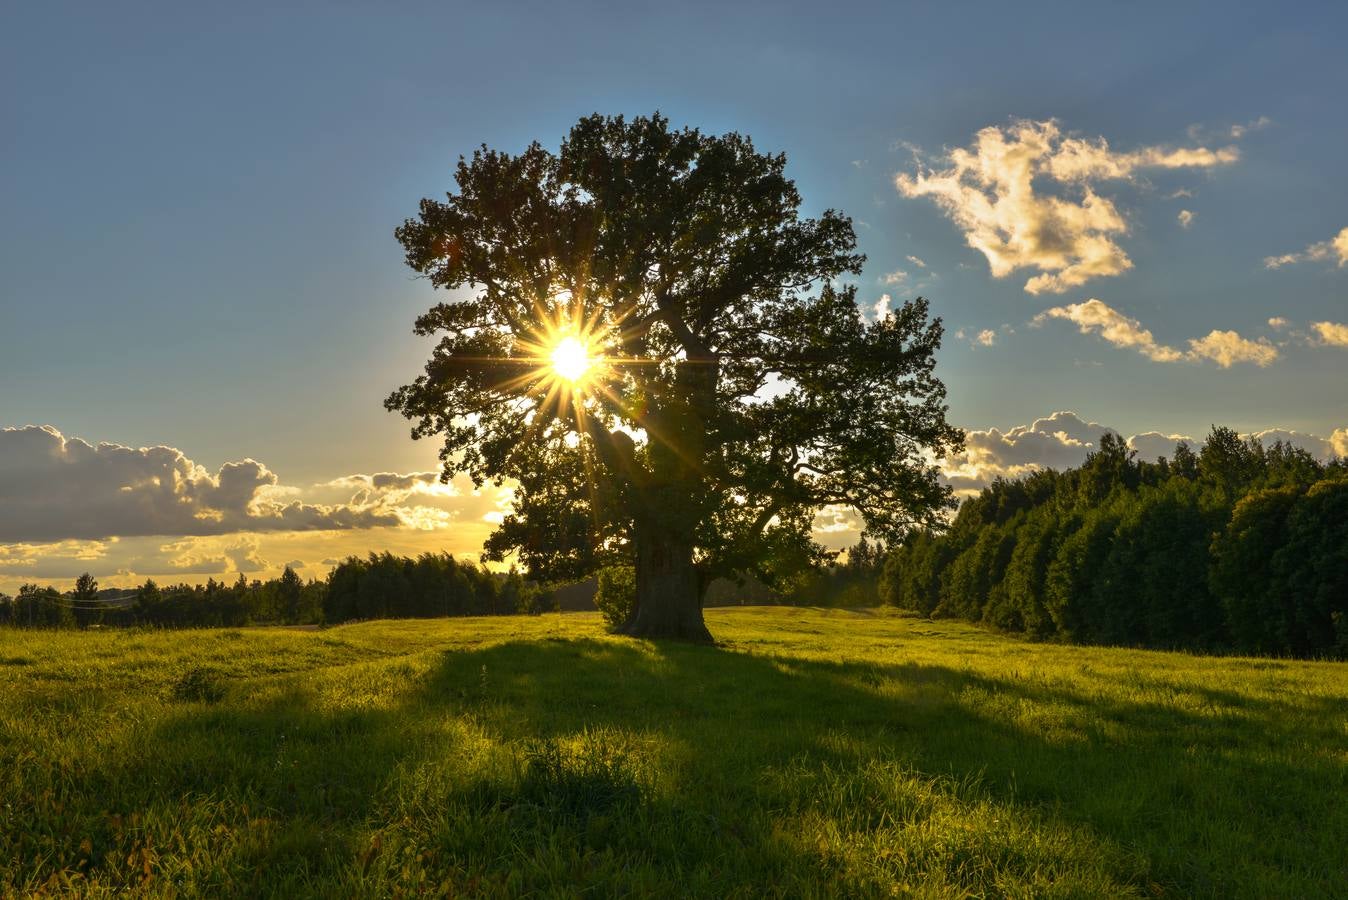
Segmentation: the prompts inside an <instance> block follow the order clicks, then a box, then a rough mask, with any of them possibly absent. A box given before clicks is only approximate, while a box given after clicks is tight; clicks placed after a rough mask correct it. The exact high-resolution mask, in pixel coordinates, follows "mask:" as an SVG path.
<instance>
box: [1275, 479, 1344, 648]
mask: <svg viewBox="0 0 1348 900" xmlns="http://www.w3.org/2000/svg"><path fill="white" fill-rule="evenodd" d="M1286 529H1287V530H1286V539H1285V541H1284V543H1283V545H1282V546H1281V547H1279V548H1278V550H1277V552H1276V553H1275V554H1274V558H1273V569H1274V573H1275V574H1274V584H1273V587H1272V590H1273V592H1274V593H1275V594H1276V595H1279V596H1281V597H1284V598H1286V602H1287V604H1288V607H1287V608H1288V612H1289V613H1290V616H1289V622H1288V624H1287V633H1286V639H1287V645H1288V647H1289V648H1290V649H1291V652H1292V653H1294V654H1296V655H1298V656H1324V655H1332V656H1338V657H1348V478H1326V479H1324V480H1323V481H1319V482H1317V483H1316V484H1315V485H1313V486H1312V487H1311V488H1310V490H1308V491H1306V493H1305V494H1303V495H1302V496H1301V497H1300V498H1298V500H1297V503H1296V505H1295V506H1294V507H1293V508H1292V510H1291V512H1290V513H1289V514H1288V517H1287V526H1286Z"/></svg>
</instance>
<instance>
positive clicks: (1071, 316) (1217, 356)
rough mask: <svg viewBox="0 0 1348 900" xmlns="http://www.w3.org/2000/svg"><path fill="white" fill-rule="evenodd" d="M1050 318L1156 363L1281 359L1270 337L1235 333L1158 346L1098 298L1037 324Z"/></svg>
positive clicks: (1047, 313)
mask: <svg viewBox="0 0 1348 900" xmlns="http://www.w3.org/2000/svg"><path fill="white" fill-rule="evenodd" d="M1048 319H1066V320H1068V321H1069V322H1072V323H1074V324H1075V325H1076V326H1077V329H1078V330H1079V331H1080V332H1081V333H1082V334H1096V335H1098V336H1099V337H1101V338H1103V339H1104V340H1105V341H1107V342H1108V343H1110V344H1113V345H1114V346H1115V347H1122V348H1127V349H1132V350H1136V351H1137V352H1138V353H1141V354H1142V355H1143V356H1145V357H1147V358H1148V359H1150V360H1153V361H1155V362H1163V363H1171V362H1180V361H1182V360H1188V361H1190V362H1196V361H1200V360H1210V361H1212V362H1215V363H1216V364H1217V365H1219V366H1221V367H1222V368H1223V369H1227V368H1230V367H1231V366H1233V365H1235V364H1236V363H1254V364H1255V365H1257V366H1259V367H1260V368H1263V367H1266V366H1268V365H1270V364H1272V363H1273V361H1274V360H1276V359H1277V358H1278V348H1277V347H1275V346H1273V344H1271V343H1270V342H1269V341H1268V340H1267V339H1266V338H1260V339H1259V340H1257V341H1252V340H1249V339H1247V338H1243V337H1241V336H1240V335H1239V334H1237V333H1236V332H1234V331H1218V330H1215V329H1214V330H1213V331H1211V332H1209V333H1208V334H1207V335H1206V336H1205V337H1201V338H1191V339H1190V340H1189V349H1188V350H1187V351H1183V352H1181V351H1180V350H1177V349H1175V348H1174V347H1170V346H1167V345H1165V344H1161V343H1158V342H1157V340H1156V338H1155V336H1154V335H1152V333H1151V331H1149V330H1148V329H1146V328H1143V327H1142V323H1141V322H1139V321H1138V320H1137V319H1132V318H1129V317H1128V316H1125V315H1124V314H1123V313H1121V312H1119V311H1118V310H1116V309H1114V308H1113V307H1111V306H1109V305H1108V304H1106V303H1104V302H1103V301H1100V300H1096V299H1094V298H1092V299H1090V300H1087V301H1085V302H1083V303H1072V304H1069V305H1067V306H1055V307H1052V308H1050V309H1046V310H1044V311H1043V312H1041V313H1040V314H1039V315H1037V316H1035V317H1034V320H1033V323H1032V324H1034V325H1042V324H1043V323H1044V322H1045V321H1047V320H1048Z"/></svg>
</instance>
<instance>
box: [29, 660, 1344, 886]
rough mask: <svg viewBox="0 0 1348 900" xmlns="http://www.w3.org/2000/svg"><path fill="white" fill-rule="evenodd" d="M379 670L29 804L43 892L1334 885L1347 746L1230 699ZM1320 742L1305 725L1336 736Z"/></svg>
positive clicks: (908, 673) (173, 721)
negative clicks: (62, 882)
mask: <svg viewBox="0 0 1348 900" xmlns="http://www.w3.org/2000/svg"><path fill="white" fill-rule="evenodd" d="M376 666H385V668H383V669H377V668H376V669H367V670H366V671H374V672H376V674H375V675H372V676H370V677H371V678H373V680H374V683H375V686H376V687H377V688H379V689H381V690H385V691H387V692H389V693H388V702H382V703H373V704H371V705H369V706H368V707H362V706H361V705H359V704H355V705H352V704H349V703H347V704H344V703H335V702H334V701H333V699H332V698H331V697H329V696H325V695H324V694H323V693H322V691H320V690H316V689H315V687H314V686H313V685H311V684H308V683H306V682H305V681H304V680H303V677H302V676H294V677H283V678H280V679H273V680H271V681H269V682H267V683H266V684H267V687H266V688H265V689H264V690H260V691H258V692H256V693H252V694H250V693H248V692H247V691H242V688H236V689H234V692H233V693H232V694H231V695H229V696H227V697H226V698H225V700H224V701H222V702H220V703H216V704H213V705H212V704H183V705H182V707H181V709H180V710H179V711H178V712H176V713H174V714H172V715H170V716H168V717H167V718H166V719H164V720H161V721H158V722H156V723H155V724H154V725H153V726H151V727H150V728H149V729H148V731H147V732H146V733H143V734H141V735H138V737H140V739H141V740H142V742H143V743H142V744H141V746H140V747H138V748H128V752H127V754H126V756H125V758H121V759H109V760H107V761H106V763H105V764H103V765H99V766H96V767H95V768H94V769H93V770H92V771H87V772H81V773H75V775H74V776H73V777H71V778H68V779H67V780H66V782H65V784H64V787H63V788H62V792H63V798H64V802H65V803H66V804H68V806H66V807H65V808H64V809H63V810H58V811H55V812H53V811H52V810H45V811H39V810H37V807H36V806H34V810H35V811H39V812H41V817H42V821H43V822H44V823H47V824H46V825H44V826H43V827H45V828H46V829H47V830H48V831H50V832H52V833H53V834H54V835H55V839H54V841H53V842H52V847H51V852H50V853H49V855H48V857H47V861H46V862H44V863H41V864H39V865H38V866H37V867H36V868H35V869H34V870H33V871H34V872H35V873H36V874H37V875H39V876H41V877H38V878H36V879H35V881H34V883H37V882H40V881H42V880H43V878H45V877H46V875H47V874H50V873H51V872H53V871H57V870H62V869H65V870H68V871H86V872H89V873H90V875H91V877H94V878H96V880H98V881H99V882H100V883H102V884H106V885H111V886H123V887H141V888H143V889H147V890H150V889H151V888H152V887H153V886H156V885H157V886H159V889H162V888H163V887H164V886H174V885H176V886H177V887H178V888H179V889H182V890H184V891H187V892H189V893H190V892H217V893H228V894H252V895H262V894H271V895H288V896H300V895H308V894H331V893H333V892H334V891H335V892H340V893H345V894H370V895H377V894H386V893H392V892H393V890H395V889H406V890H409V891H413V892H414V891H415V890H417V889H419V888H426V889H429V890H432V891H434V890H443V889H444V888H445V886H446V885H448V886H449V887H450V888H452V889H455V890H458V891H461V892H463V891H466V892H468V893H481V894H499V895H509V894H520V893H528V892H542V893H550V892H553V891H557V892H562V893H565V892H566V890H565V889H566V888H567V886H569V885H576V884H590V885H592V886H600V887H602V888H603V889H605V890H608V891H614V892H628V893H638V894H653V895H661V894H663V895H669V896H680V895H681V896H690V895H705V896H727V895H733V894H736V893H739V894H743V895H746V896H747V895H755V894H759V893H771V892H776V893H779V894H782V895H792V896H799V895H818V894H827V893H830V892H833V891H836V892H841V893H844V894H854V895H855V894H860V895H866V894H871V893H877V894H878V893H882V892H884V890H885V889H886V888H887V887H891V886H893V885H896V884H900V883H902V882H904V881H905V880H909V879H911V878H912V877H916V878H919V879H920V880H921V881H920V883H925V884H926V885H927V886H928V887H933V886H934V887H936V888H938V889H940V890H947V889H948V890H950V891H954V892H971V893H1003V892H1005V891H1006V890H1007V889H1008V888H1007V886H1008V885H1012V886H1015V885H1020V886H1022V887H1026V888H1028V889H1029V890H1030V891H1031V892H1043V891H1044V890H1048V889H1065V890H1067V891H1069V892H1070V891H1073V890H1075V891H1078V892H1082V893H1097V892H1106V893H1129V892H1146V891H1151V890H1156V889H1162V890H1165V889H1169V890H1173V891H1177V892H1180V893H1184V894H1228V895H1234V894H1239V893H1253V894H1257V893H1261V892H1262V893H1268V892H1269V890H1272V891H1273V892H1274V893H1282V894H1284V895H1290V894H1303V895H1304V894H1307V893H1310V894H1315V893H1327V892H1329V891H1330V890H1331V889H1332V885H1335V884H1339V885H1341V884H1342V883H1345V879H1348V871H1345V869H1344V864H1343V862H1342V861H1341V858H1340V857H1339V856H1338V855H1337V850H1336V849H1335V848H1336V847H1337V848H1341V847H1342V845H1343V841H1344V839H1345V837H1346V835H1345V833H1344V819H1343V814H1342V812H1338V811H1336V810H1335V809H1334V807H1335V806H1336V804H1335V803H1334V801H1333V798H1334V797H1336V796H1340V795H1341V792H1342V790H1343V788H1344V784H1345V781H1344V768H1343V762H1342V758H1339V759H1337V761H1335V760H1334V759H1333V758H1332V756H1331V757H1327V758H1326V759H1324V760H1312V759H1306V758H1302V759H1300V760H1298V759H1294V758H1292V757H1290V756H1289V755H1288V754H1287V753H1286V752H1282V753H1271V752H1268V747H1269V745H1270V742H1269V741H1268V740H1267V738H1268V734H1269V733H1270V732H1271V731H1277V732H1279V733H1283V734H1284V737H1283V739H1282V740H1281V742H1277V741H1274V742H1272V743H1275V744H1279V743H1280V745H1281V746H1282V747H1283V748H1284V750H1285V749H1286V748H1287V747H1289V746H1292V745H1293V744H1294V743H1295V742H1294V741H1293V739H1292V738H1291V737H1290V736H1286V735H1285V731H1286V729H1287V727H1288V725H1287V722H1286V721H1285V718H1284V712H1283V711H1280V710H1278V709H1277V708H1276V707H1275V706H1274V705H1272V704H1262V703H1254V702H1247V701H1246V700H1245V698H1235V699H1234V700H1230V701H1229V702H1228V698H1221V697H1214V698H1212V702H1213V703H1214V704H1217V703H1224V704H1226V705H1225V706H1223V707H1222V710H1223V714H1222V715H1212V714H1207V713H1199V712H1195V711H1192V710H1184V709H1178V708H1176V707H1173V706H1167V705H1163V704H1156V703H1128V702H1122V701H1117V700H1106V699H1102V698H1101V697H1100V696H1099V695H1092V694H1089V693H1087V692H1085V690H1084V689H1083V690H1074V689H1069V688H1067V687H1063V686H1061V685H1059V684H1049V683H1046V682H1043V681H1027V680H1025V679H1018V678H1015V677H1006V678H994V677H989V676H986V675H981V674H977V673H973V672H969V671H961V670H956V669H953V668H949V667H945V666H937V665H919V664H912V663H907V664H905V663H897V664H878V663H854V662H821V661H814V660H803V659H798V658H793V657H776V658H773V657H765V656H758V655H750V654H747V653H740V652H732V651H727V650H724V649H718V648H711V647H696V646H685V645H649V644H638V643H627V642H620V641H613V640H606V639H581V640H564V639H554V640H532V641H518V642H511V643H505V644H499V645H495V646H491V647H487V648H484V649H478V650H471V651H452V652H445V653H443V654H440V655H438V656H436V657H434V658H432V659H431V660H430V663H429V665H428V666H426V667H424V668H414V669H408V668H406V667H405V666H403V664H400V663H395V662H390V663H387V664H384V663H380V664H376ZM331 671H332V672H333V673H334V675H335V677H342V670H340V669H338V670H331ZM241 691H242V693H241ZM1335 727H1337V726H1336V725H1335V723H1334V722H1333V721H1332V719H1331V720H1330V721H1328V722H1326V723H1325V724H1324V725H1323V727H1320V728H1316V729H1315V730H1314V731H1313V733H1310V734H1305V735H1302V736H1301V737H1302V738H1303V739H1304V741H1305V742H1309V744H1310V745H1311V746H1321V747H1333V746H1335V743H1334V741H1335V732H1334V729H1335ZM1236 780H1238V782H1239V783H1238V784H1237V783H1235V781H1236ZM961 823H962V824H961ZM1008 823H1009V824H1008ZM1223 835H1224V836H1225V837H1223ZM1270 835H1276V837H1270ZM82 837H83V838H86V839H87V840H88V841H89V843H90V844H91V847H90V848H89V849H88V850H83V849H81V847H80V845H79V843H78V842H79V841H80V839H81V838H82ZM80 857H82V858H84V859H85V860H86V862H85V863H84V864H83V866H82V867H81V865H80V864H79V861H78V858H80ZM147 877H148V879H149V880H148V881H147V880H146V879H147Z"/></svg>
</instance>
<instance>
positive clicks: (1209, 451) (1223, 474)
mask: <svg viewBox="0 0 1348 900" xmlns="http://www.w3.org/2000/svg"><path fill="white" fill-rule="evenodd" d="M1256 448H1257V445H1252V444H1248V443H1246V442H1245V441H1244V440H1242V439H1241V437H1240V435H1238V434H1236V432H1235V431H1233V430H1231V429H1230V428H1223V427H1221V426H1218V425H1214V426H1213V427H1212V433H1211V434H1209V435H1208V439H1207V440H1206V441H1204V442H1203V449H1202V450H1200V451H1199V454H1198V473H1199V476H1200V477H1201V478H1202V479H1203V480H1204V481H1206V482H1207V483H1209V484H1211V485H1213V486H1215V487H1217V488H1219V489H1221V490H1222V491H1223V492H1225V494H1226V496H1227V497H1228V498H1235V497H1237V496H1239V494H1240V493H1241V488H1242V487H1243V486H1245V485H1247V484H1249V483H1250V482H1251V481H1253V480H1254V478H1255V477H1256V476H1257V474H1258V470H1259V464H1260V455H1259V454H1258V453H1257V449H1256Z"/></svg>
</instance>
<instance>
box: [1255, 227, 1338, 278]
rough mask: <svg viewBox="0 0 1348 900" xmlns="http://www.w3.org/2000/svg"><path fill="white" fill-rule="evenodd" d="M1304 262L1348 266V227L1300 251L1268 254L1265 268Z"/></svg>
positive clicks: (1276, 267)
mask: <svg viewBox="0 0 1348 900" xmlns="http://www.w3.org/2000/svg"><path fill="white" fill-rule="evenodd" d="M1303 262H1333V263H1335V264H1336V265H1338V266H1348V228H1344V229H1343V230H1342V231H1340V232H1339V233H1338V234H1336V235H1334V237H1332V238H1330V239H1329V240H1327V241H1320V242H1319V243H1316V244H1311V245H1310V246H1309V247H1307V248H1306V249H1305V250H1302V251H1301V252H1299V253H1284V254H1282V255H1281V256H1266V257H1264V268H1266V269H1280V268H1282V267H1283V266H1290V265H1293V264H1294V263H1303Z"/></svg>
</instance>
